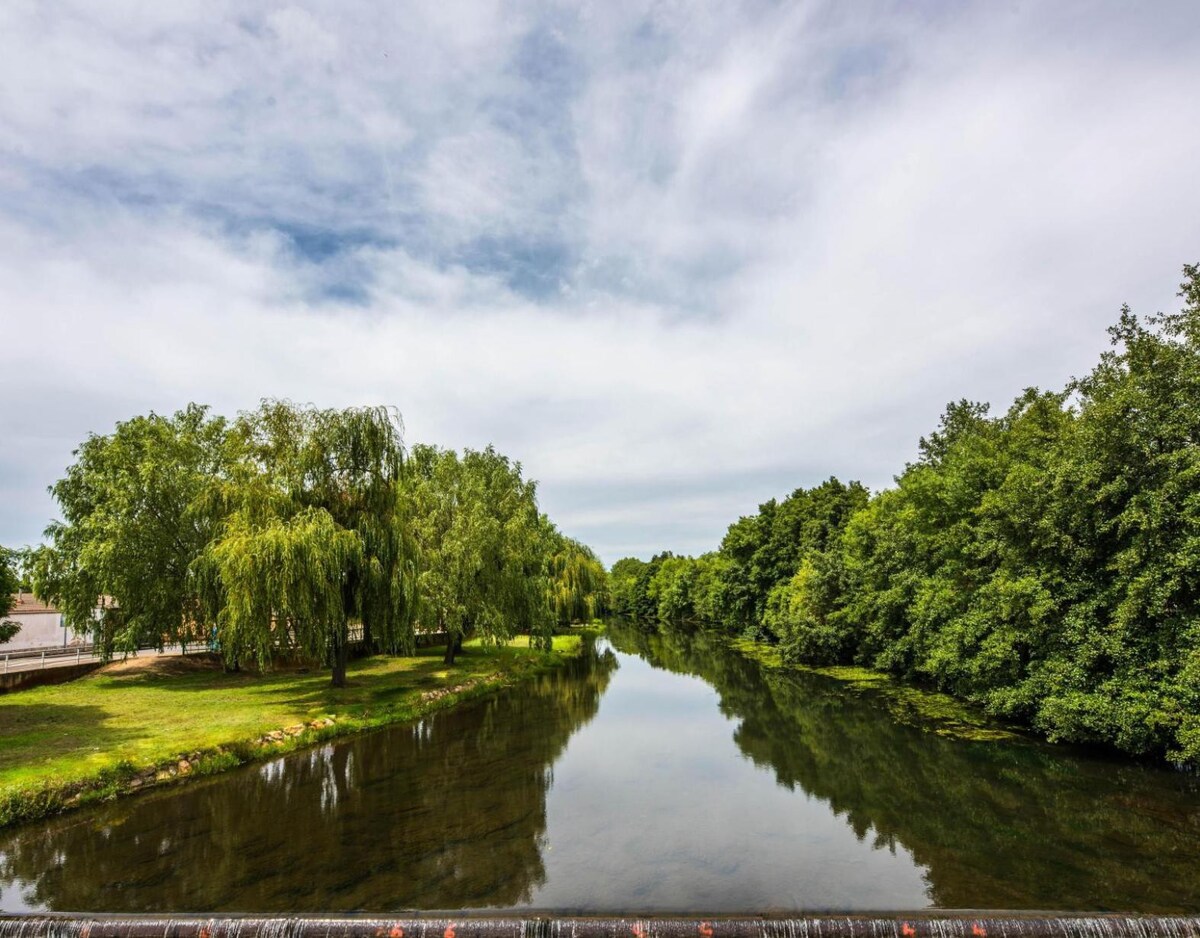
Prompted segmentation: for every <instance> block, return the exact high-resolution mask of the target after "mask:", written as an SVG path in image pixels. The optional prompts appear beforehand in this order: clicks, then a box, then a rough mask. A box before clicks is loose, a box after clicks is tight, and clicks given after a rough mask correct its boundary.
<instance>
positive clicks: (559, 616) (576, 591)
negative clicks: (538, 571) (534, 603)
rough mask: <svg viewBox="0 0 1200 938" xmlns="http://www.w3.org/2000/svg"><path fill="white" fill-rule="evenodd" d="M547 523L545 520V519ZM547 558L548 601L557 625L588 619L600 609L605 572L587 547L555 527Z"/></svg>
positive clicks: (605, 577)
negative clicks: (550, 549)
mask: <svg viewBox="0 0 1200 938" xmlns="http://www.w3.org/2000/svg"><path fill="white" fill-rule="evenodd" d="M546 523H547V524H549V521H548V520H547V522H546ZM550 541H551V545H552V551H551V553H550V555H549V558H548V561H547V567H548V571H547V572H548V575H549V581H550V582H549V587H550V602H551V606H552V607H553V609H554V618H555V621H556V622H557V623H558V624H559V625H570V624H571V623H572V622H590V621H591V620H592V619H594V618H595V617H596V615H597V613H598V612H599V611H600V606H601V603H602V602H603V599H604V595H605V588H606V585H607V581H608V575H607V573H606V572H605V570H604V564H602V563H601V562H600V560H599V558H598V557H597V556H596V555H595V554H594V553H593V552H592V550H591V548H589V547H588V546H586V545H585V544H581V543H580V542H579V541H576V540H574V539H572V538H569V537H567V536H566V535H564V534H560V533H559V532H558V531H557V530H552V531H551V534H550Z"/></svg>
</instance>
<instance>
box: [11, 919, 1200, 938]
mask: <svg viewBox="0 0 1200 938" xmlns="http://www.w3.org/2000/svg"><path fill="white" fill-rule="evenodd" d="M257 936H263V938H1077V936H1078V938H1200V916H1149V915H1147V916H1140V915H1012V916H996V915H986V914H984V915H970V914H946V915H930V914H928V913H925V914H922V915H909V916H904V915H896V916H886V917H876V916H859V915H848V916H822V917H813V918H770V917H758V918H752V917H713V918H706V919H700V918H671V917H646V918H600V917H528V918H516V917H511V918H510V917H502V916H497V917H473V916H462V917H455V918H440V917H437V918H435V917H429V918H426V917H419V918H404V917H399V918H379V917H373V916H361V917H360V916H346V917H324V916H304V917H294V918H293V917H276V916H221V917H211V918H208V917H201V916H149V915H147V916H115V915H114V916H86V915H43V916H34V915H27V916H17V915H0V938H257Z"/></svg>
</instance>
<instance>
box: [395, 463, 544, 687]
mask: <svg viewBox="0 0 1200 938" xmlns="http://www.w3.org/2000/svg"><path fill="white" fill-rule="evenodd" d="M410 470H411V471H410V472H409V473H408V474H407V476H406V478H405V480H404V483H403V485H402V486H401V492H402V495H403V498H404V501H405V504H406V509H405V510H406V513H407V516H408V517H409V519H411V523H412V532H413V536H414V538H415V541H416V543H417V546H418V549H419V552H420V574H419V575H418V578H417V586H418V594H419V603H418V609H419V613H418V614H419V617H420V622H421V624H422V625H423V627H424V628H426V629H429V630H436V631H441V632H445V633H446V634H447V636H448V641H447V644H446V655H445V660H446V663H447V664H453V663H454V659H455V656H456V655H457V654H458V652H459V651H460V650H461V648H462V644H463V642H464V640H465V639H467V638H468V637H470V636H472V635H479V636H482V637H483V638H484V639H485V640H487V641H493V642H503V641H507V640H508V639H509V638H512V637H513V636H514V635H516V634H518V633H528V634H529V635H530V638H531V641H532V642H533V643H534V644H536V645H538V646H540V647H549V643H550V638H551V634H552V630H553V627H554V621H555V611H554V609H553V608H552V602H551V592H552V585H551V580H550V574H551V571H550V569H549V565H548V557H549V554H550V553H551V550H552V543H551V539H550V538H549V537H548V534H549V532H548V530H547V529H546V527H545V525H544V522H543V518H542V516H541V515H540V514H539V512H538V508H537V499H536V486H535V484H534V483H533V482H532V481H529V480H526V479H525V478H524V477H523V476H522V474H521V466H520V464H519V463H514V462H511V461H510V460H509V459H508V458H507V457H505V456H501V455H500V454H499V453H497V452H496V451H495V450H494V449H492V448H491V447H488V448H487V449H485V450H481V451H475V450H466V451H464V452H463V454H462V456H459V454H458V453H456V452H454V451H452V450H441V449H438V448H436V447H433V446H417V447H415V448H414V450H413V453H412V460H411V464H410Z"/></svg>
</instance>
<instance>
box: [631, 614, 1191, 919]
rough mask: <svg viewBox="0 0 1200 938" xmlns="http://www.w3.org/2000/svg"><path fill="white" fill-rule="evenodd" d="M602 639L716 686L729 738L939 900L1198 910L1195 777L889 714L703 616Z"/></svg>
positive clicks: (866, 693) (876, 700) (867, 695)
mask: <svg viewBox="0 0 1200 938" xmlns="http://www.w3.org/2000/svg"><path fill="white" fill-rule="evenodd" d="M611 635H612V639H613V641H614V643H615V644H616V646H617V647H618V648H619V649H621V650H623V651H626V652H630V653H637V654H638V655H640V656H642V657H644V658H646V659H647V660H648V661H650V662H651V663H652V664H654V665H656V666H658V667H661V668H665V669H667V670H670V671H672V672H675V673H683V674H693V675H697V676H699V677H702V678H703V679H704V680H705V681H706V682H708V683H709V684H711V685H712V686H713V687H714V688H715V689H716V690H717V692H718V694H719V695H720V706H721V710H722V711H723V712H724V713H725V714H727V715H728V716H729V717H730V718H732V719H733V720H735V721H736V723H737V727H736V730H735V732H734V739H735V741H736V743H737V746H738V747H739V749H740V750H741V751H742V752H743V753H745V754H746V755H747V756H748V757H749V758H751V759H752V760H753V761H754V762H755V763H756V764H758V765H760V766H763V767H765V768H768V769H769V770H770V771H771V772H773V773H774V775H775V778H776V781H777V782H778V784H780V785H782V786H786V787H787V788H791V789H795V790H796V791H798V792H804V793H806V794H807V795H809V796H814V797H816V798H819V799H822V800H823V801H824V802H825V803H826V804H827V805H828V806H829V808H830V809H832V811H833V812H835V813H836V814H837V815H838V816H840V817H841V818H843V819H844V821H845V823H846V824H848V825H849V826H850V827H851V828H852V829H853V830H854V832H855V833H856V835H857V836H858V837H860V838H869V839H870V841H871V842H872V843H873V844H875V845H878V846H880V847H885V848H888V849H895V848H897V847H902V848H905V849H907V850H908V851H910V852H911V855H912V857H913V859H914V860H915V862H917V863H918V864H920V865H921V866H922V867H923V868H924V876H925V879H926V881H927V883H928V886H929V892H928V898H929V901H930V903H931V904H932V905H935V906H938V907H942V908H993V909H1060V910H1085V909H1093V910H1103V909H1119V910H1126V911H1130V910H1138V911H1146V912H1150V911H1157V912H1168V911H1190V912H1196V911H1198V910H1200V779H1198V778H1197V777H1196V776H1195V775H1186V774H1183V773H1179V772H1172V771H1169V770H1165V769H1160V768H1156V767H1153V766H1141V765H1135V764H1130V763H1127V762H1123V761H1118V760H1110V759H1106V758H1101V757H1098V756H1096V755H1090V754H1087V753H1082V752H1079V751H1076V750H1071V749H1068V748H1065V747H1055V746H1050V745H1047V744H1043V743H1039V742H1036V741H1033V740H1029V739H1016V740H1011V741H1003V742H995V741H993V742H966V741H963V740H960V739H952V738H943V737H942V736H939V735H937V734H936V733H932V732H928V731H927V730H923V729H921V728H920V727H917V726H911V725H904V724H900V723H897V722H896V721H895V720H894V719H892V718H891V715H890V712H889V709H888V707H887V706H885V705H884V702H883V701H882V700H881V699H880V694H879V693H877V692H872V691H870V690H859V691H850V690H848V689H847V687H846V685H845V684H842V683H840V682H836V681H833V680H830V679H828V678H824V677H821V676H818V675H811V674H805V673H803V672H794V671H793V672H779V671H771V670H769V669H764V668H763V667H762V666H760V665H759V664H758V663H756V662H754V661H752V660H750V659H748V658H746V657H745V656H743V655H741V654H739V653H737V652H736V651H734V650H732V649H731V648H729V647H728V646H727V645H726V644H725V643H724V642H723V641H722V640H721V639H720V638H719V636H715V635H713V634H712V633H706V632H704V631H702V630H691V629H668V630H664V631H663V632H661V633H655V634H647V633H645V632H642V631H639V630H637V629H634V628H629V627H625V628H614V629H613V630H611Z"/></svg>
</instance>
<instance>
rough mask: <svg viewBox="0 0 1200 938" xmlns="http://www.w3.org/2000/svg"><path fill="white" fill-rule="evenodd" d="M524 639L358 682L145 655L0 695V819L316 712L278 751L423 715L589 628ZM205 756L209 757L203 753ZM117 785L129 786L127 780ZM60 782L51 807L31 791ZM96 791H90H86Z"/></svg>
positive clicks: (384, 667) (572, 646) (552, 655)
mask: <svg viewBox="0 0 1200 938" xmlns="http://www.w3.org/2000/svg"><path fill="white" fill-rule="evenodd" d="M526 641H527V640H526V639H524V638H522V639H518V640H517V641H516V642H514V643H513V644H512V645H508V646H501V647H494V646H483V645H481V644H480V643H478V642H468V643H467V646H466V649H465V654H462V655H461V656H460V657H459V658H458V659H457V660H456V661H455V663H454V665H453V667H451V668H447V667H446V666H445V665H444V664H443V663H442V652H443V649H441V648H429V649H422V650H421V651H419V652H418V654H417V655H416V656H415V657H411V658H388V657H373V658H366V659H362V660H359V661H355V662H352V663H351V665H350V669H349V674H348V681H349V684H348V686H347V687H344V688H336V689H335V688H333V687H332V686H330V680H329V672H328V671H327V670H316V669H314V670H311V671H307V672H304V671H274V672H266V673H263V674H257V673H240V674H226V673H224V672H222V671H221V670H220V669H219V668H217V667H213V666H212V665H211V663H205V662H204V661H203V660H196V659H189V658H158V657H156V656H155V655H154V653H153V652H151V653H148V654H147V653H143V655H142V656H141V657H140V658H136V659H130V660H129V661H127V662H123V663H119V664H114V665H110V666H109V667H106V668H104V669H102V670H100V671H98V672H96V673H95V674H92V675H89V676H87V677H84V678H80V679H79V680H76V681H73V682H71V683H68V684H59V685H54V686H49V687H37V688H33V689H31V690H27V691H19V692H16V693H10V694H5V695H3V696H0V824H3V823H9V822H12V821H16V820H25V819H29V818H31V817H34V816H40V815H42V814H47V813H52V812H53V811H54V810H59V809H61V808H62V807H63V806H66V803H67V801H66V796H67V794H69V793H73V794H78V793H79V791H80V790H81V787H82V788H84V789H86V788H87V787H88V786H89V785H91V786H92V787H96V788H99V787H102V786H107V790H106V791H104V792H103V794H104V795H108V794H115V793H116V792H115V791H114V790H112V789H113V784H114V780H117V781H119V780H120V779H122V778H124V779H125V780H126V781H128V780H129V779H130V778H132V777H133V776H134V775H135V774H137V773H138V772H144V771H145V770H148V769H153V768H154V767H156V766H163V765H165V764H168V763H171V762H173V761H174V760H176V759H179V758H180V757H181V756H182V755H184V754H189V753H196V752H199V753H202V754H208V755H209V756H210V757H211V756H214V755H219V756H222V757H223V760H222V759H216V760H214V759H213V758H209V760H208V770H209V771H213V770H216V769H218V768H221V767H228V766H230V765H234V764H238V763H240V762H245V761H249V760H250V759H251V758H255V757H256V755H257V752H256V749H255V747H258V749H264V747H262V744H261V743H259V740H260V739H261V738H262V737H263V736H264V735H266V734H268V733H270V732H272V731H275V730H280V729H283V728H285V727H289V726H295V725H296V724H300V723H311V722H312V721H313V720H316V719H318V718H325V717H332V718H333V719H334V720H335V723H334V725H333V726H331V727H325V728H322V729H321V730H319V731H318V730H306V731H305V733H304V734H303V735H301V736H298V737H296V738H291V737H288V738H287V739H286V740H283V741H281V744H280V745H279V746H274V747H266V748H265V750H264V751H263V752H262V754H263V755H273V754H275V752H278V751H280V750H281V749H286V748H295V746H296V745H298V744H303V743H305V742H312V741H315V740H316V739H319V738H328V737H330V736H335V735H343V734H345V733H349V732H354V731H357V730H361V729H365V728H368V727H371V726H379V725H383V724H386V723H393V722H397V721H402V720H407V719H414V718H416V717H418V716H420V715H422V714H423V713H427V712H429V711H431V710H434V709H440V708H442V707H445V706H449V705H450V704H452V703H454V702H455V701H457V700H460V699H464V698H465V697H469V696H474V695H477V694H479V693H482V692H484V691H486V690H487V689H490V688H493V687H496V686H500V685H504V684H508V683H512V682H513V681H515V680H518V679H520V678H521V677H523V676H526V675H528V674H531V673H533V672H536V671H540V670H544V669H546V668H549V667H554V666H556V665H557V664H560V663H562V661H563V660H565V659H566V658H567V657H569V656H570V655H572V654H577V653H578V650H579V647H580V641H581V640H580V637H579V635H561V636H556V637H555V639H554V651H553V652H549V653H541V652H536V651H532V650H530V649H529V648H527V647H526ZM197 768H198V769H200V768H201V766H200V765H199V764H198V765H197ZM118 787H119V786H118ZM54 789H59V790H60V792H59V797H57V798H51V799H49V800H50V801H54V802H55V804H53V805H48V806H47V807H46V809H41V808H38V807H37V805H35V804H34V803H33V802H34V801H36V800H37V799H36V798H35V797H34V793H41V794H42V795H43V796H44V795H45V794H46V793H47V792H49V791H52V790H54ZM85 800H86V799H85Z"/></svg>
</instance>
